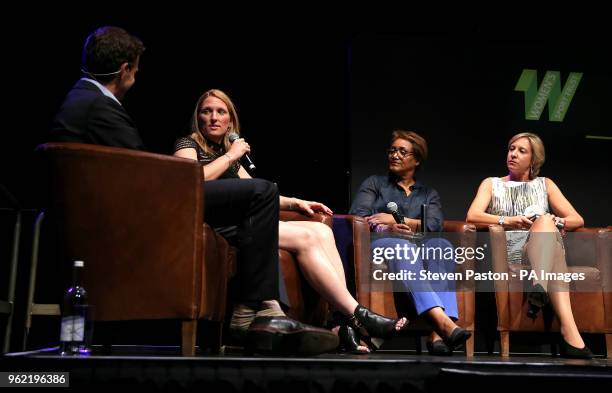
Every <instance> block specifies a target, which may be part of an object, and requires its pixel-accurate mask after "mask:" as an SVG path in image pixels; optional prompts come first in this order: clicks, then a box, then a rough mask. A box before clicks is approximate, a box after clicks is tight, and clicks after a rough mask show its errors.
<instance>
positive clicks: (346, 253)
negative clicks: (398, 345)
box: [334, 215, 476, 356]
mask: <svg viewBox="0 0 612 393" xmlns="http://www.w3.org/2000/svg"><path fill="white" fill-rule="evenodd" d="M475 231H476V228H475V227H474V226H473V225H471V224H467V223H465V222H463V221H445V222H444V232H457V233H459V242H460V243H461V246H464V247H467V246H469V247H474V244H475V242H476V236H475V235H476V234H475ZM334 233H335V235H336V245H337V246H338V249H339V251H340V255H341V256H342V257H343V260H344V261H345V271H346V272H347V273H346V275H347V282H348V286H349V290H354V291H355V292H354V293H356V298H357V301H358V302H359V303H360V304H362V305H363V306H365V307H368V308H369V309H370V310H372V311H374V312H376V313H379V314H382V315H385V316H388V317H392V318H397V316H398V315H397V311H396V300H399V298H396V296H395V295H394V293H393V292H380V291H371V290H370V289H369V288H367V287H366V286H364V285H360V282H361V280H362V276H363V275H368V276H369V275H370V274H371V273H370V271H362V270H363V267H364V266H369V267H371V266H372V264H371V263H369V261H370V260H371V251H370V228H369V225H368V223H367V221H366V220H365V219H364V218H363V217H358V216H351V215H334ZM468 268H473V261H466V262H465V263H464V264H463V265H461V269H468ZM404 298H405V297H404ZM457 307H458V310H459V320H458V321H457V324H458V325H459V326H461V327H463V328H464V329H466V330H468V331H470V332H472V333H473V332H474V310H475V293H474V285H473V281H471V282H461V283H459V286H458V290H457ZM410 322H411V329H412V330H414V331H430V330H431V329H430V328H429V327H427V326H426V325H425V324H424V323H422V322H417V323H412V322H413V321H410ZM466 354H467V356H473V354H474V337H473V335H472V337H471V338H470V339H469V340H468V341H467V343H466Z"/></svg>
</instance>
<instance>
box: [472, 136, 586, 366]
mask: <svg viewBox="0 0 612 393" xmlns="http://www.w3.org/2000/svg"><path fill="white" fill-rule="evenodd" d="M544 159H545V151H544V144H543V142H542V140H541V139H540V137H539V136H537V135H535V134H532V133H528V132H524V133H520V134H517V135H515V136H513V137H512V138H511V139H510V142H508V153H507V154H506V166H507V168H508V174H507V175H506V176H503V177H489V178H486V179H485V180H483V181H482V183H481V184H480V187H479V188H478V192H477V194H476V197H475V198H474V201H473V202H472V205H471V206H470V209H469V211H468V214H467V221H469V222H476V223H485V224H499V225H502V226H504V227H505V228H506V229H507V232H506V238H507V243H508V260H509V262H510V263H523V264H529V265H531V268H532V270H533V271H535V272H555V273H564V272H567V263H566V260H565V251H564V249H563V241H562V238H561V234H560V231H561V232H564V231H565V230H570V231H571V230H574V229H577V228H580V227H582V226H584V220H583V219H582V217H581V216H580V214H578V212H577V211H576V209H574V207H573V206H572V204H571V203H570V202H569V201H568V200H567V198H565V196H564V195H563V193H562V192H561V190H560V189H559V187H558V186H557V185H556V184H555V183H554V182H553V181H552V180H551V179H549V178H547V177H538V174H539V173H540V169H541V168H542V165H543V164H544ZM534 234H537V235H534ZM542 276H543V275H542V274H538V278H537V279H536V280H534V281H533V288H532V290H531V291H530V292H529V293H528V295H527V299H528V302H529V305H530V311H529V313H530V317H532V318H535V317H537V312H538V310H539V309H540V308H541V307H543V306H545V305H546V304H547V303H548V302H550V303H552V306H553V309H554V311H555V314H556V315H557V317H558V318H559V322H560V325H561V329H560V330H561V335H562V336H563V342H562V343H561V344H562V345H561V350H562V351H561V352H562V355H565V356H567V357H579V358H590V357H592V353H591V352H590V350H589V349H588V348H587V347H586V346H585V344H584V341H583V340H582V337H581V336H580V333H579V332H578V328H577V327H576V322H575V321H574V316H573V314H572V306H571V303H570V297H569V292H568V287H567V283H564V282H557V281H550V280H546V279H545V277H542Z"/></svg>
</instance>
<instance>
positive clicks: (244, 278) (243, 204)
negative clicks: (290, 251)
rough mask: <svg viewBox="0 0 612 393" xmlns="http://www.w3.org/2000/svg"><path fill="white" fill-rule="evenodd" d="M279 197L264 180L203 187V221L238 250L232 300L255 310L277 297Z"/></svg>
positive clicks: (213, 182)
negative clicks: (264, 302) (263, 301)
mask: <svg viewBox="0 0 612 393" xmlns="http://www.w3.org/2000/svg"><path fill="white" fill-rule="evenodd" d="M278 212H279V195H278V188H277V187H276V185H275V184H274V183H271V182H269V181H267V180H263V179H222V180H211V181H207V182H206V183H205V185H204V221H205V222H206V223H207V224H208V225H210V226H211V227H213V228H215V230H216V231H217V232H218V233H219V234H221V235H222V236H224V237H225V238H226V239H227V240H228V241H229V242H230V244H232V245H234V246H235V247H237V248H238V255H237V272H236V276H235V277H234V282H233V283H232V287H233V297H234V301H236V302H238V303H242V304H246V305H248V306H250V307H254V308H256V307H258V306H259V304H260V303H261V301H262V300H271V299H278V298H279V290H278V280H279V269H278Z"/></svg>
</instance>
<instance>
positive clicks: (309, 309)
mask: <svg viewBox="0 0 612 393" xmlns="http://www.w3.org/2000/svg"><path fill="white" fill-rule="evenodd" d="M280 219H281V220H282V221H317V222H321V223H323V224H325V225H327V226H329V227H330V228H331V225H332V216H330V215H327V214H322V213H316V214H315V215H314V216H312V217H309V216H306V215H303V214H301V213H298V212H293V211H281V212H280ZM278 253H279V256H280V264H281V269H282V272H283V276H284V280H285V287H286V288H287V296H288V297H289V304H290V308H289V311H288V312H287V315H288V316H290V317H291V318H294V319H297V320H299V321H302V322H305V323H308V324H311V325H315V326H323V325H324V324H325V321H326V319H327V312H328V309H329V305H328V303H327V302H326V301H325V300H324V299H323V298H322V297H321V296H320V295H319V294H318V293H317V292H315V290H314V289H313V288H312V287H311V286H310V285H309V284H308V282H307V281H306V279H305V278H304V276H303V275H302V272H301V270H300V267H299V265H298V262H297V260H296V259H295V256H294V255H293V254H291V253H290V252H288V251H285V250H279V251H278Z"/></svg>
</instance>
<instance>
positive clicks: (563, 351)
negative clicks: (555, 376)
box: [559, 336, 593, 359]
mask: <svg viewBox="0 0 612 393" xmlns="http://www.w3.org/2000/svg"><path fill="white" fill-rule="evenodd" d="M559 354H560V355H561V357H563V358H567V359H593V352H591V350H590V349H589V347H587V346H586V345H585V346H584V348H576V347H574V346H573V345H571V344H568V343H567V341H565V339H564V338H563V336H562V337H561V345H559Z"/></svg>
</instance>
